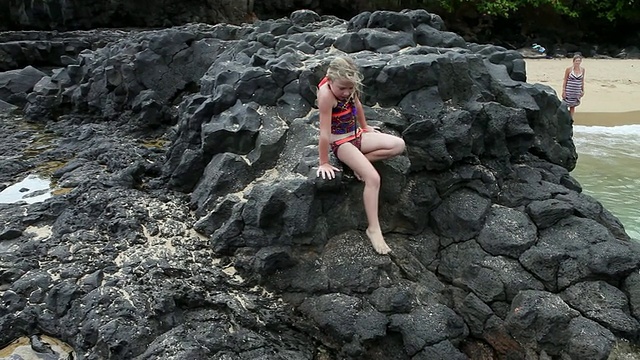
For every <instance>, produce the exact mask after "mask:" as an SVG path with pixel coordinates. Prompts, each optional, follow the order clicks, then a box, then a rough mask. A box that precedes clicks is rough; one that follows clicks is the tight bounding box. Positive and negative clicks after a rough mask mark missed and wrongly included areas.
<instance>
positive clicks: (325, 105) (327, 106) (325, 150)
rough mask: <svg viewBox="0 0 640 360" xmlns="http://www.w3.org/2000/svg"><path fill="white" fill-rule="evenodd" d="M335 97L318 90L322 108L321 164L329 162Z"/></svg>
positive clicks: (319, 146) (319, 148) (319, 103)
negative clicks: (332, 111) (332, 97)
mask: <svg viewBox="0 0 640 360" xmlns="http://www.w3.org/2000/svg"><path fill="white" fill-rule="evenodd" d="M332 109H333V99H331V97H330V96H329V94H328V93H327V92H326V91H322V90H318V110H320V114H319V115H320V141H319V143H318V152H319V157H320V159H319V161H320V163H319V165H323V164H327V163H328V162H329V142H330V140H331V110H332Z"/></svg>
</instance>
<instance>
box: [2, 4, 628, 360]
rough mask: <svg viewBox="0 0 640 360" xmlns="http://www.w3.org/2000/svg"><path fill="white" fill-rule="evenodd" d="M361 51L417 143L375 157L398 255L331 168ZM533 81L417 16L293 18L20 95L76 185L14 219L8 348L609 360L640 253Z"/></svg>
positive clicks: (371, 95) (377, 107)
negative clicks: (61, 345) (339, 80)
mask: <svg viewBox="0 0 640 360" xmlns="http://www.w3.org/2000/svg"><path fill="white" fill-rule="evenodd" d="M343 54H348V55H349V56H352V57H353V58H354V59H355V60H356V62H357V63H358V65H359V66H360V67H361V69H362V71H363V73H364V75H365V84H364V85H365V88H364V94H363V97H362V100H363V103H364V104H365V112H366V115H367V118H368V121H369V122H370V123H371V124H374V125H380V126H381V127H382V129H383V131H385V132H389V133H393V134H396V135H399V136H402V137H403V138H404V140H405V142H406V144H407V151H406V153H405V154H404V155H403V156H400V157H397V158H395V159H392V160H389V161H385V162H382V163H378V164H376V167H377V169H378V170H379V172H380V173H381V177H382V189H381V195H380V196H381V205H380V212H381V213H380V218H381V222H382V225H383V231H384V233H385V237H386V239H387V242H388V243H389V245H390V246H391V248H392V250H393V252H392V254H391V255H390V256H381V255H377V254H376V253H375V252H374V251H373V249H372V248H371V246H370V245H369V243H368V241H367V240H366V236H365V235H364V231H363V230H364V229H365V227H366V219H365V217H364V211H363V209H362V204H361V202H362V198H361V192H362V186H363V185H362V184H361V183H359V182H358V181H356V180H355V179H354V178H353V176H352V175H351V174H349V172H348V171H344V172H341V173H340V174H341V175H340V176H339V177H338V178H337V179H335V180H330V181H329V180H322V179H318V178H316V176H315V170H314V166H316V165H317V159H318V153H317V152H318V149H317V142H318V114H317V110H316V109H315V108H314V102H315V89H316V85H317V83H318V82H319V81H320V79H321V78H322V76H323V75H324V71H325V70H326V66H327V65H328V63H329V61H330V60H331V58H332V57H333V56H338V55H343ZM525 65H526V64H525V62H524V60H523V59H522V57H521V55H519V54H518V53H517V52H515V51H508V50H506V49H504V48H500V47H496V46H492V45H480V44H473V43H466V42H465V41H464V40H463V39H462V38H461V37H460V36H458V35H456V34H454V33H450V32H447V31H446V30H445V29H443V27H442V21H441V20H440V19H439V17H438V16H437V15H434V14H429V13H427V12H425V11H418V10H414V11H404V12H399V13H398V12H384V11H377V12H374V13H362V14H360V15H358V16H356V17H354V18H353V19H351V20H350V21H348V22H347V21H343V20H340V19H338V18H334V17H320V16H318V15H317V14H316V13H314V12H311V11H296V12H294V13H293V14H292V15H291V16H290V17H289V18H283V19H278V20H270V21H258V22H256V23H253V24H246V25H242V26H235V25H227V24H218V25H215V26H209V25H204V24H191V25H186V26H181V27H176V28H169V29H163V30H153V31H144V32H139V33H135V34H131V35H130V36H127V37H124V38H122V39H119V40H114V41H112V42H109V43H107V44H106V45H105V46H104V47H102V48H99V49H97V50H84V51H82V52H81V53H80V54H79V56H78V57H77V58H76V59H75V61H74V62H73V63H71V64H69V65H67V66H66V67H63V68H59V69H57V70H54V71H53V73H52V74H51V75H45V76H42V77H41V78H40V80H38V82H37V83H36V84H35V85H34V87H33V90H32V91H22V93H12V94H11V96H12V98H11V99H22V100H20V101H24V103H25V106H24V114H25V116H26V117H27V118H28V119H30V120H31V121H35V122H40V123H44V124H46V125H45V126H46V128H47V129H48V130H49V131H51V132H53V133H55V134H57V135H58V137H59V140H58V142H57V143H56V146H54V147H53V148H52V149H50V150H48V151H47V152H46V153H45V154H44V155H46V158H47V159H56V160H64V161H65V162H66V165H64V166H63V167H61V168H60V169H58V170H56V171H55V173H54V176H55V178H56V179H57V182H58V184H59V185H60V186H62V187H65V188H68V189H70V190H69V192H68V193H67V194H64V195H60V196H55V197H53V198H52V199H50V200H47V201H46V202H44V203H42V204H34V205H31V206H25V205H1V206H2V210H3V211H2V212H3V215H2V217H3V219H4V220H5V222H6V224H7V226H6V229H7V230H6V231H5V232H4V234H9V235H4V237H3V241H2V243H0V244H2V249H3V250H2V251H3V257H2V262H1V263H0V266H1V268H0V269H2V272H1V273H0V274H1V275H0V279H1V280H2V285H0V286H2V287H1V288H0V291H1V293H0V294H1V296H2V298H3V301H4V303H5V304H7V306H6V307H5V308H3V309H2V310H0V330H1V331H0V343H8V342H9V341H11V340H13V339H14V338H17V337H18V336H20V335H22V334H25V333H26V334H32V333H38V332H42V333H47V334H48V335H51V336H55V337H57V338H60V339H62V340H64V341H66V342H68V343H70V344H71V345H73V346H74V347H75V349H76V351H77V352H78V353H79V354H81V356H82V357H84V358H87V359H102V358H112V359H120V358H122V359H124V358H136V359H152V358H168V359H183V358H187V357H191V358H225V359H226V358H228V359H256V358H263V359H343V358H351V359H356V358H362V359H414V360H416V359H430V360H431V359H466V358H471V359H480V358H483V359H486V358H495V359H538V358H541V359H546V358H549V357H552V358H567V359H569V358H570V359H607V357H608V356H609V354H610V352H611V350H612V348H613V347H614V346H615V344H616V342H618V341H622V340H625V339H626V340H631V341H634V340H636V339H637V336H638V330H639V325H638V316H639V315H640V314H639V313H638V311H639V310H638V309H639V306H640V278H639V275H638V271H637V270H638V266H639V264H640V251H639V248H638V244H636V243H634V242H632V241H630V239H629V237H628V235H627V234H626V233H625V231H624V228H623V226H622V225H621V223H620V222H619V221H618V220H617V219H616V218H615V217H614V216H612V215H611V214H610V213H609V212H608V211H607V210H606V209H604V208H603V207H602V205H601V204H599V203H598V202H597V201H596V200H595V199H593V198H591V197H590V196H588V195H585V194H583V193H582V191H581V187H580V184H579V183H578V182H577V181H576V180H575V179H573V178H572V177H571V174H570V171H571V170H572V169H573V167H574V166H575V164H576V161H577V154H576V151H575V147H574V145H573V142H572V138H571V136H572V121H571V118H570V116H569V114H568V112H567V110H566V109H565V108H564V107H562V106H561V104H560V101H559V100H558V98H557V96H556V94H554V93H553V91H552V90H551V89H550V88H549V87H547V86H544V85H540V84H528V83H526V82H525V81H526V67H525ZM32 73H33V71H30V72H29V74H31V75H32ZM12 76H16V74H15V73H12ZM1 79H2V76H1V75H0V80H1ZM20 94H23V95H20ZM11 99H8V98H6V99H3V100H5V101H7V102H11V101H10V100H11ZM14 105H15V104H14ZM149 136H154V137H158V136H160V137H164V138H166V139H168V140H169V141H168V145H167V146H166V147H160V148H149V147H144V146H142V145H141V144H140V141H139V139H140V138H145V137H149ZM44 155H43V156H44ZM334 161H335V159H334ZM336 164H337V163H336ZM13 168H15V169H17V170H15V173H14V174H12V176H18V175H19V170H21V169H22V170H24V167H13ZM13 168H12V169H13ZM345 170H346V169H345ZM9 230H11V231H10V232H9Z"/></svg>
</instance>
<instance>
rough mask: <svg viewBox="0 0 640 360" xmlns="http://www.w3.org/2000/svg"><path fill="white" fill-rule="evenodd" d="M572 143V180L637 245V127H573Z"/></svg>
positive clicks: (639, 222)
mask: <svg viewBox="0 0 640 360" xmlns="http://www.w3.org/2000/svg"><path fill="white" fill-rule="evenodd" d="M638 120H640V119H638ZM573 141H574V143H575V145H576V150H577V152H578V164H577V166H576V168H575V170H573V172H572V173H571V174H572V176H573V177H574V178H575V179H576V180H578V182H579V183H580V184H581V185H582V188H583V191H584V193H586V194H588V195H591V196H593V197H594V198H596V199H597V200H598V201H600V203H602V205H603V206H604V207H605V208H607V209H608V210H609V211H610V212H611V213H613V215H615V216H616V217H617V218H618V219H620V221H621V222H622V224H623V225H624V227H625V230H626V231H627V234H629V236H631V237H632V238H634V239H636V240H638V241H640V125H620V126H581V125H574V127H573Z"/></svg>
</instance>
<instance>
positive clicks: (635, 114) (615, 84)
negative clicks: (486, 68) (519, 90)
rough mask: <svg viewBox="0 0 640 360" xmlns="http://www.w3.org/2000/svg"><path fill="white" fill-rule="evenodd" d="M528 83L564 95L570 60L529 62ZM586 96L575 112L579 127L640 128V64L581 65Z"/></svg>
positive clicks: (606, 62) (594, 61) (596, 61)
mask: <svg viewBox="0 0 640 360" xmlns="http://www.w3.org/2000/svg"><path fill="white" fill-rule="evenodd" d="M526 62H527V82H529V83H541V84H545V85H548V86H550V87H551V88H553V89H554V90H555V91H556V93H557V94H558V96H561V95H562V79H563V76H564V70H565V69H566V68H567V67H569V66H571V59H526ZM582 67H584V69H585V95H584V97H583V98H582V104H580V106H578V107H577V108H576V113H575V115H574V121H575V123H576V124H578V125H606V126H615V125H628V124H640V60H620V59H591V58H585V59H583V61H582Z"/></svg>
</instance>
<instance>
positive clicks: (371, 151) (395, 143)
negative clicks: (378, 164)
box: [360, 132, 405, 161]
mask: <svg viewBox="0 0 640 360" xmlns="http://www.w3.org/2000/svg"><path fill="white" fill-rule="evenodd" d="M404 146H405V145H404V140H402V138H399V137H397V136H393V135H389V134H384V133H379V132H366V133H364V134H362V146H361V149H360V151H362V153H363V154H364V155H365V156H366V157H367V159H368V160H369V161H378V160H384V159H388V158H390V157H394V156H396V155H400V154H402V152H403V151H404Z"/></svg>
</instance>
